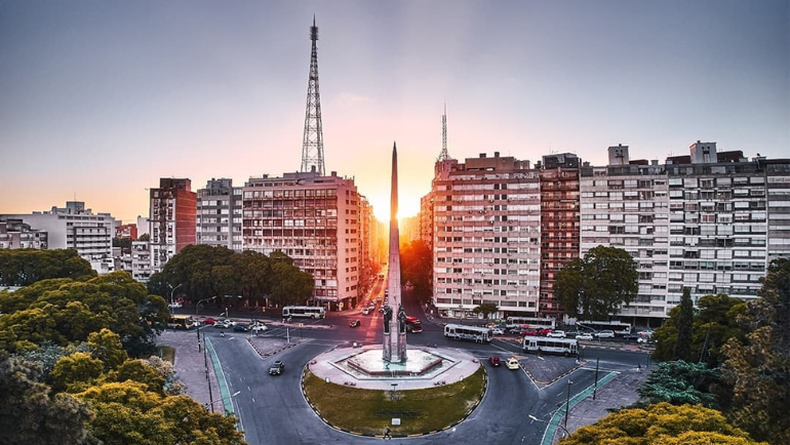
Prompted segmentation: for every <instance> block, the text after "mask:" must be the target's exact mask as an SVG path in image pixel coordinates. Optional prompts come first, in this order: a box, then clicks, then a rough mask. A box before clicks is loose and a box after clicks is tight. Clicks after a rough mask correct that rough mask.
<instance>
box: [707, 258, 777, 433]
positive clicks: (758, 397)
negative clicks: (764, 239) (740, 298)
mask: <svg viewBox="0 0 790 445" xmlns="http://www.w3.org/2000/svg"><path fill="white" fill-rule="evenodd" d="M759 295H760V297H761V298H760V299H758V300H756V301H753V302H750V303H748V305H747V309H746V311H745V312H744V314H743V315H742V316H741V317H740V321H741V323H742V326H743V330H744V331H745V332H750V333H749V334H748V335H746V338H745V339H744V340H743V341H741V340H740V339H738V338H731V339H730V340H729V341H728V342H727V344H726V345H725V346H724V347H723V348H722V352H723V354H724V356H725V357H726V361H725V362H724V365H723V366H722V371H721V373H722V380H723V381H724V382H725V383H726V384H727V385H729V387H730V390H731V400H729V404H730V405H729V407H728V408H729V410H728V416H729V418H730V419H731V420H732V422H733V424H734V425H736V426H738V427H741V428H743V429H745V430H747V431H749V432H750V433H751V434H752V436H753V437H755V438H757V439H760V440H767V441H769V442H771V443H773V444H777V445H778V444H787V443H790V416H788V415H787V413H788V412H790V260H788V259H781V260H776V261H774V262H772V263H771V265H770V266H769V268H768V274H767V275H766V277H765V278H764V280H763V286H762V288H761V289H760V292H759Z"/></svg>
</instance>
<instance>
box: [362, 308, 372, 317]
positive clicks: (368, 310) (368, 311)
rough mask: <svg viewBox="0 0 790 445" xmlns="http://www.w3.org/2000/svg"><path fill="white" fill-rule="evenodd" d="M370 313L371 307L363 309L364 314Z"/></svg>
mask: <svg viewBox="0 0 790 445" xmlns="http://www.w3.org/2000/svg"><path fill="white" fill-rule="evenodd" d="M369 313H370V309H368V308H365V309H362V315H368V314H369Z"/></svg>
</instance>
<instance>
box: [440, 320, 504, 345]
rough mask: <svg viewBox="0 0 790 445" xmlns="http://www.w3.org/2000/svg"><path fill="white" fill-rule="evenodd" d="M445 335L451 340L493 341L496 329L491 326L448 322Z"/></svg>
mask: <svg viewBox="0 0 790 445" xmlns="http://www.w3.org/2000/svg"><path fill="white" fill-rule="evenodd" d="M444 336H445V337H447V338H449V339H451V340H471V341H475V342H478V343H483V342H486V343H491V340H493V339H494V331H492V330H491V328H486V327H479V326H466V325H462V324H448V325H446V326H445V327H444Z"/></svg>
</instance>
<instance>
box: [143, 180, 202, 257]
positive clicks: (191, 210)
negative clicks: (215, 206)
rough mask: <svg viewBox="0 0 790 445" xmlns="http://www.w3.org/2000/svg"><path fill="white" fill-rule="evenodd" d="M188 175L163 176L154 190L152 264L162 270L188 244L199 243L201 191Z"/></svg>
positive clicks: (151, 206) (151, 217)
mask: <svg viewBox="0 0 790 445" xmlns="http://www.w3.org/2000/svg"><path fill="white" fill-rule="evenodd" d="M191 187H192V181H190V180H189V179H187V178H180V179H176V178H160V179H159V188H152V189H151V190H150V201H149V202H150V206H149V212H150V213H149V224H150V231H149V233H150V245H151V261H152V263H151V267H152V268H153V270H154V271H155V272H159V271H161V270H162V268H164V266H165V264H167V262H168V260H170V258H172V257H173V256H174V255H175V254H177V253H178V252H180V251H181V249H183V248H184V247H186V246H188V245H190V244H195V238H196V231H195V227H196V211H197V194H196V193H195V192H193V191H192V190H191Z"/></svg>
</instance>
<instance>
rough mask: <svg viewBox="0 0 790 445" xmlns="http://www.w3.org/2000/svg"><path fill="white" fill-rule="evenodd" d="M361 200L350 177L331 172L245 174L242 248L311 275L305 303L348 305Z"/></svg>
mask: <svg viewBox="0 0 790 445" xmlns="http://www.w3.org/2000/svg"><path fill="white" fill-rule="evenodd" d="M361 200H362V197H361V196H360V194H359V193H358V192H357V188H356V185H355V184H354V180H353V179H347V178H342V177H339V176H337V174H336V173H335V172H332V174H331V175H330V176H319V175H318V174H317V173H315V172H307V173H304V172H297V173H286V174H284V175H283V176H282V177H269V176H268V175H264V176H262V177H260V178H250V180H249V181H248V182H247V183H246V184H245V185H244V189H243V197H242V202H243V214H242V215H243V216H242V233H243V243H244V249H245V250H253V251H256V252H260V253H264V254H266V255H269V254H271V253H272V252H276V251H280V252H283V253H285V254H286V255H288V256H289V257H291V258H293V260H294V264H295V265H296V266H297V267H299V268H300V269H301V270H302V271H304V272H307V273H309V274H311V275H313V278H314V280H315V289H314V291H313V296H312V298H311V299H310V300H311V301H310V303H312V304H320V305H324V306H326V307H327V308H328V309H329V310H344V309H349V308H351V307H354V306H355V305H356V304H357V302H358V301H359V300H358V297H359V279H360V278H359V277H360V268H361V267H362V264H363V258H362V257H361V255H362V251H361V248H362V247H361V244H362V243H361V241H360V239H361V238H360V237H361V233H360V232H361V229H362V223H361V221H360V219H361V214H360V205H361Z"/></svg>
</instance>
